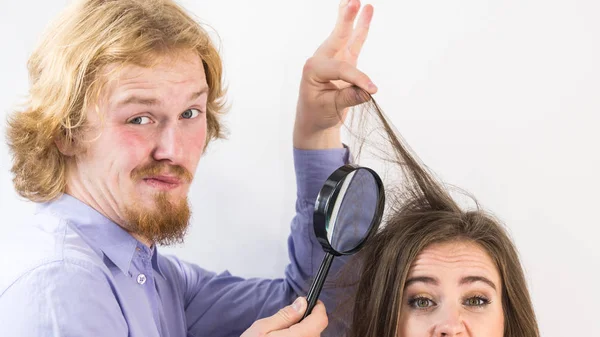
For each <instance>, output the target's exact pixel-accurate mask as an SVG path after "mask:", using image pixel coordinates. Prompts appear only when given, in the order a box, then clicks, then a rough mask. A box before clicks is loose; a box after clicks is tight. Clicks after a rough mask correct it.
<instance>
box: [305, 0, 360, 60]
mask: <svg viewBox="0 0 600 337" xmlns="http://www.w3.org/2000/svg"><path fill="white" fill-rule="evenodd" d="M359 9H360V0H342V1H341V3H340V7H339V10H338V18H337V22H336V24H335V28H334V29H333V31H332V32H331V34H330V35H329V37H328V38H327V39H326V40H325V41H324V42H323V44H322V45H321V46H320V47H319V49H317V51H316V53H315V55H323V56H326V57H333V56H335V54H337V52H338V51H340V50H342V49H343V48H345V47H346V46H347V44H348V41H349V40H350V38H351V37H352V33H353V31H354V19H356V15H357V14H358V10H359Z"/></svg>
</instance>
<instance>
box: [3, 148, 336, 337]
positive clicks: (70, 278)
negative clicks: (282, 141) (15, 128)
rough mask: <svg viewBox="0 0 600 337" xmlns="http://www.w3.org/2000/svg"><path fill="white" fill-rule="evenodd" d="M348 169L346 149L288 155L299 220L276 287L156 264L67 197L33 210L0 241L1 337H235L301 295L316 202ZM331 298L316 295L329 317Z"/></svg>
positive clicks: (317, 250) (313, 253)
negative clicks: (326, 184)
mask: <svg viewBox="0 0 600 337" xmlns="http://www.w3.org/2000/svg"><path fill="white" fill-rule="evenodd" d="M347 160H348V150H347V149H332V150H318V151H302V150H294V163H295V169H296V180H297V192H298V199H297V201H296V211H297V213H296V216H295V217H294V219H293V220H292V224H291V234H290V237H289V239H288V250H289V257H290V264H289V265H288V266H287V268H286V269H285V277H284V278H281V279H273V280H268V279H243V278H240V277H236V276H232V275H230V274H229V273H228V272H223V273H220V274H216V273H213V272H210V271H207V270H204V269H202V268H201V267H199V266H197V265H195V264H191V263H187V262H184V261H181V260H179V259H177V258H176V257H173V256H165V255H162V254H160V253H159V252H157V250H156V248H154V249H149V248H148V247H146V246H145V245H143V244H141V243H140V242H138V241H137V240H136V239H134V238H133V237H132V236H131V235H129V234H128V233H127V232H126V231H124V230H123V229H122V228H121V227H119V226H118V225H116V224H115V223H113V222H112V221H110V220H109V219H108V218H106V217H104V216H103V215H102V214H100V213H98V212H97V211H96V210H95V209H93V208H91V207H89V206H88V205H86V204H84V203H83V202H81V201H79V200H78V199H76V198H73V197H71V196H69V195H66V194H64V195H62V196H61V197H60V198H58V199H57V200H55V201H52V202H49V203H45V204H40V205H39V207H38V209H37V211H36V213H35V214H34V215H33V216H32V217H31V218H28V220H27V221H26V223H25V224H23V225H22V226H20V228H19V231H18V232H16V233H11V234H10V235H9V236H5V237H4V238H3V239H2V240H1V241H2V245H1V246H0V256H2V260H1V261H0V336H11V337H13V336H15V337H16V336H26V337H29V336H62V337H71V336H94V337H125V336H130V337H158V336H162V337H169V336H171V337H174V336H194V337H200V336H211V337H219V336H239V335H240V334H241V333H242V332H243V331H244V330H246V329H247V328H248V327H249V326H250V325H251V324H252V323H253V322H254V321H255V320H257V319H259V318H262V317H266V316H270V315H272V314H274V313H275V312H276V311H277V310H278V309H280V308H282V307H284V306H286V305H289V304H290V303H291V302H292V301H293V300H294V299H295V298H296V297H297V296H305V295H306V292H307V290H308V287H309V285H310V284H309V282H310V279H311V277H313V276H314V274H315V272H316V270H317V268H318V267H319V264H320V262H321V261H320V260H321V258H322V256H323V251H322V249H321V247H320V245H319V244H318V242H317V241H316V238H315V236H314V233H313V227H312V214H313V209H314V202H315V199H316V196H317V194H318V191H319V190H320V188H321V186H322V184H323V183H324V182H325V180H326V178H327V177H328V176H329V174H331V173H332V172H333V171H334V170H335V169H336V168H337V167H339V166H341V165H343V164H344V163H345V162H347ZM4 235H5V234H4ZM339 262H341V261H339ZM340 265H341V263H338V267H339V266H340ZM333 268H334V269H335V268H336V267H335V266H334V267H333ZM333 272H334V271H332V273H333ZM333 292H334V291H332V290H330V291H328V290H324V292H323V293H322V294H321V299H322V300H323V301H324V302H325V304H326V306H327V307H328V309H329V310H331V309H332V308H333V307H334V306H335V300H334V297H335V296H333Z"/></svg>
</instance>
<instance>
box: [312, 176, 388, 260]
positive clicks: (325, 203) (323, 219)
mask: <svg viewBox="0 0 600 337" xmlns="http://www.w3.org/2000/svg"><path fill="white" fill-rule="evenodd" d="M358 170H367V171H368V172H369V173H371V175H372V176H373V178H374V179H375V183H376V184H377V188H378V196H377V206H376V209H375V216H374V217H373V220H372V221H371V224H370V225H369V231H368V232H367V235H365V237H364V238H363V239H362V240H361V241H360V242H359V243H358V244H357V245H356V246H355V247H354V248H352V249H351V250H348V251H345V252H338V251H336V250H335V249H333V247H331V244H330V242H329V240H328V239H327V228H326V225H327V219H328V218H329V217H330V215H331V213H332V212H333V207H329V206H330V202H331V201H332V200H335V199H336V197H337V196H338V194H339V193H340V185H341V183H342V182H343V181H344V178H345V177H346V176H347V175H348V174H350V173H352V172H354V171H358ZM384 205H385V192H384V190H383V183H382V181H381V178H380V177H379V175H378V174H377V172H375V171H373V170H372V169H370V168H368V167H364V166H357V165H353V164H346V165H344V166H341V167H339V168H338V169H337V170H335V171H334V172H333V173H332V174H331V175H330V176H329V178H327V180H326V181H325V184H323V187H322V188H321V190H320V191H319V195H318V196H317V202H316V203H315V212H314V215H313V225H314V230H315V235H316V236H317V240H318V241H319V243H320V244H321V246H322V247H323V250H324V251H325V252H327V253H329V254H332V255H334V256H341V255H350V254H353V253H355V252H356V251H358V250H359V249H361V248H362V246H363V245H364V244H365V242H366V241H367V240H368V239H369V238H370V237H371V236H372V235H373V234H375V231H376V230H377V228H379V224H380V223H381V218H382V216H383V207H384Z"/></svg>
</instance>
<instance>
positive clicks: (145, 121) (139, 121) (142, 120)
mask: <svg viewBox="0 0 600 337" xmlns="http://www.w3.org/2000/svg"><path fill="white" fill-rule="evenodd" d="M150 122H152V121H151V120H150V118H149V117H146V116H140V117H135V118H132V119H130V120H129V123H130V124H140V125H143V124H148V123H150Z"/></svg>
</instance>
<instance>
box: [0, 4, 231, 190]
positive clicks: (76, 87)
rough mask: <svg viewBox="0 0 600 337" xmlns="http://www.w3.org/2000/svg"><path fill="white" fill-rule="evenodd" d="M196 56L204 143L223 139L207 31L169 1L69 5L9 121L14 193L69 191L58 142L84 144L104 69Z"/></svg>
mask: <svg viewBox="0 0 600 337" xmlns="http://www.w3.org/2000/svg"><path fill="white" fill-rule="evenodd" d="M190 50H191V51H193V52H195V53H197V54H198V56H199V57H200V58H201V60H202V62H203V66H204V70H205V72H206V81H207V83H208V86H209V88H210V92H209V94H208V102H207V103H208V104H207V123H208V131H207V144H208V142H209V141H210V140H212V139H216V138H221V137H222V136H223V135H222V128H221V125H220V123H219V116H220V115H221V114H222V113H224V110H225V108H224V94H225V89H224V86H223V84H222V78H221V76H222V63H221V58H220V56H219V54H218V51H217V49H216V48H215V46H214V44H213V43H212V41H211V40H210V37H209V35H208V33H207V31H206V30H205V29H204V28H203V27H202V26H201V25H200V24H199V23H198V22H197V21H196V20H194V19H193V18H192V17H191V16H190V15H189V14H188V13H186V12H185V11H184V10H183V9H182V8H181V7H180V6H178V5H177V4H176V3H174V2H173V1H170V0H85V1H77V2H75V3H73V4H72V5H71V6H70V7H68V8H67V9H66V10H65V11H64V12H63V13H62V14H61V15H60V16H59V17H58V18H57V20H56V21H55V22H54V23H53V24H52V25H51V26H50V27H49V29H48V30H47V31H46V33H45V34H44V36H43V38H42V40H41V43H40V44H39V45H38V47H37V48H36V49H35V51H34V52H33V54H32V55H31V57H30V59H29V62H28V70H29V76H30V82H31V88H30V92H29V96H28V99H27V103H26V104H25V106H24V108H23V109H22V110H19V111H15V112H14V113H13V114H12V115H11V116H10V117H9V120H8V128H7V141H8V145H9V148H10V150H11V152H12V154H13V166H12V172H13V174H14V178H13V183H14V186H15V189H16V191H17V193H19V194H20V195H21V196H23V197H25V198H27V199H29V200H32V201H37V202H43V201H49V200H52V199H54V198H56V197H58V196H59V195H60V194H61V193H63V192H64V190H65V185H66V158H65V156H64V155H63V154H62V153H61V152H60V151H59V149H58V147H57V145H56V143H57V142H58V143H59V144H60V143H64V144H77V142H78V141H80V140H81V136H82V131H83V128H84V127H85V122H86V117H85V116H86V113H85V112H86V111H87V109H88V108H95V109H96V110H98V107H97V105H96V104H97V102H98V99H99V97H100V92H101V90H102V88H103V87H104V86H105V85H106V83H107V82H108V80H109V78H108V77H109V76H101V73H102V69H103V68H105V67H106V66H107V65H109V64H110V65H117V67H116V68H120V67H122V66H124V65H127V64H135V65H138V66H144V67H150V66H152V61H153V59H154V60H156V57H159V56H165V55H170V54H173V53H177V52H179V51H190Z"/></svg>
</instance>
